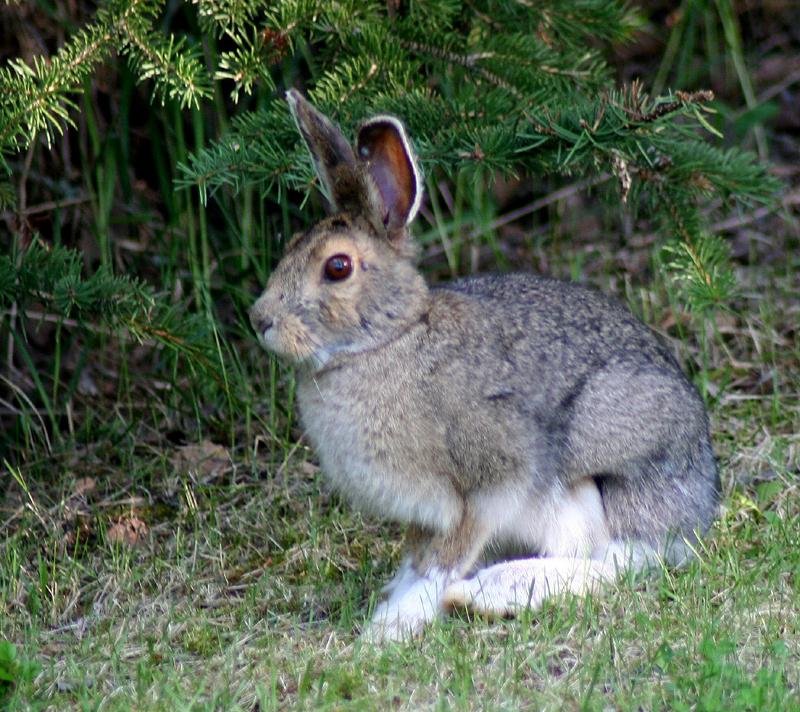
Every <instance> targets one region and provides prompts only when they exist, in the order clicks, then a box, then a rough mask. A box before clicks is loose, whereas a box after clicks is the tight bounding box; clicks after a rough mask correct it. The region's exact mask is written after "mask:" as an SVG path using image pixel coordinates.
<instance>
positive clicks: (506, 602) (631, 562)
mask: <svg viewBox="0 0 800 712" xmlns="http://www.w3.org/2000/svg"><path fill="white" fill-rule="evenodd" d="M656 561H657V555H656V552H655V551H653V550H652V549H651V548H650V547H649V546H648V545H647V544H643V543H640V542H628V543H625V542H610V543H609V544H607V545H606V546H605V547H603V548H602V549H601V550H599V551H595V552H594V555H593V556H592V557H591V558H589V557H586V558H582V557H568V556H552V557H541V558H533V559H515V560H512V561H503V562H501V563H499V564H495V565H494V566H490V567H488V568H486V569H481V570H480V571H478V573H477V574H476V575H475V576H473V577H472V578H468V579H464V580H462V581H457V582H456V583H454V584H452V585H451V586H450V587H449V588H448V589H447V591H446V592H445V595H444V601H443V603H444V605H445V606H447V607H449V608H469V609H470V610H471V611H473V612H475V613H479V614H481V615H486V616H492V617H510V616H514V615H516V614H517V613H519V612H520V611H522V610H524V609H526V608H531V609H536V608H538V607H539V606H541V604H542V603H543V602H544V600H545V599H546V598H549V597H551V596H557V595H559V594H564V593H574V594H578V595H582V594H586V593H591V592H595V591H597V590H598V589H599V588H600V587H601V586H603V585H605V584H608V583H612V582H613V581H615V580H616V579H617V578H619V576H620V575H622V573H623V572H624V571H634V572H636V571H642V570H643V569H646V568H648V567H649V566H651V565H653V564H654V563H655V562H656Z"/></svg>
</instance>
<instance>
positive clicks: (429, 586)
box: [363, 562, 453, 643]
mask: <svg viewBox="0 0 800 712" xmlns="http://www.w3.org/2000/svg"><path fill="white" fill-rule="evenodd" d="M452 580H453V575H452V573H450V572H446V571H442V570H441V569H437V568H434V569H431V570H430V571H429V572H428V573H427V574H426V575H425V576H420V575H418V574H416V573H415V572H414V570H413V567H412V566H411V565H410V563H409V562H405V563H404V565H403V566H401V567H400V571H399V572H398V573H397V575H396V576H395V578H394V579H393V580H392V582H391V583H390V584H389V585H388V587H387V588H388V589H389V590H390V591H391V595H390V596H389V598H388V600H386V601H383V602H382V603H380V604H378V606H377V607H376V608H375V613H374V615H373V616H372V620H371V621H370V623H369V625H368V626H367V627H366V628H365V629H364V633H363V636H364V638H366V639H367V640H370V641H372V642H375V643H379V642H382V641H387V640H406V639H408V638H412V637H414V636H416V635H419V634H420V633H421V632H422V629H423V628H424V627H425V624H426V623H429V622H430V621H432V620H433V619H434V618H436V616H438V615H439V613H440V612H441V610H442V608H441V600H442V596H443V595H444V592H445V589H446V588H447V585H448V584H449V583H450V582H451V581H452Z"/></svg>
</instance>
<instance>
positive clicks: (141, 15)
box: [0, 0, 211, 173]
mask: <svg viewBox="0 0 800 712" xmlns="http://www.w3.org/2000/svg"><path fill="white" fill-rule="evenodd" d="M163 10H164V3H162V2H161V1H160V0H108V2H106V3H104V4H103V6H101V8H100V9H99V10H98V11H97V13H96V14H95V16H94V18H93V20H92V22H90V23H89V24H88V25H87V26H86V27H84V28H83V29H81V30H79V31H78V32H76V33H75V34H74V35H73V36H72V37H71V38H70V39H69V40H68V41H67V42H66V43H65V44H64V46H63V47H61V49H59V51H58V52H57V53H56V54H55V55H54V56H52V57H49V58H46V59H45V58H38V57H37V58H35V59H34V61H33V63H32V65H28V64H26V63H25V62H23V61H22V60H19V59H11V60H9V62H8V65H7V66H6V67H2V68H0V168H2V169H4V170H5V172H6V173H8V172H10V170H11V169H10V166H9V164H8V161H7V157H8V155H9V154H12V153H15V152H17V151H20V150H24V149H26V148H27V147H28V146H30V144H31V143H32V142H33V141H34V140H35V139H36V138H37V137H38V136H39V135H40V134H43V135H44V136H45V138H46V140H47V143H48V145H49V144H51V143H52V141H53V139H54V138H55V136H56V135H57V134H61V133H62V132H63V130H64V126H65V124H67V125H69V124H72V120H71V118H70V113H71V112H72V111H74V110H76V109H77V107H76V105H75V103H74V101H73V99H72V96H73V95H74V94H75V93H76V92H77V90H78V87H80V86H81V85H82V84H83V83H84V81H85V80H87V79H88V78H90V77H91V76H92V75H93V74H94V72H95V71H96V70H97V68H98V65H100V64H101V63H102V62H104V61H106V60H108V58H109V57H110V55H111V53H112V52H114V51H116V52H119V53H120V54H121V55H122V56H124V57H126V58H127V59H128V60H129V61H130V63H131V64H132V66H133V67H134V69H135V71H136V73H137V74H138V76H139V78H140V79H142V80H145V79H152V80H153V88H154V94H155V96H156V97H159V98H160V99H161V101H162V102H163V101H164V99H166V98H169V99H174V100H177V101H179V102H180V104H181V106H192V105H194V106H197V105H199V102H200V101H201V100H202V99H207V98H209V97H210V96H211V83H210V80H209V77H208V73H207V72H206V69H205V67H204V65H203V64H202V63H201V62H200V60H199V58H198V56H197V52H196V51H195V50H193V49H192V48H189V47H187V46H186V42H185V41H183V40H181V39H176V38H175V37H172V36H169V37H165V36H164V34H163V32H161V31H160V30H159V29H157V27H156V24H157V22H158V19H159V16H160V15H161V13H162V12H163Z"/></svg>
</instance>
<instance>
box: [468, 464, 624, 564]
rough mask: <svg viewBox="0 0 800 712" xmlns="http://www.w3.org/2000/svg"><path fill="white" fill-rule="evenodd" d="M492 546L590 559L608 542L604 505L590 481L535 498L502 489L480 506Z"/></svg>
mask: <svg viewBox="0 0 800 712" xmlns="http://www.w3.org/2000/svg"><path fill="white" fill-rule="evenodd" d="M478 511H479V512H480V515H481V517H482V518H484V521H486V523H487V525H488V527H489V530H490V531H491V532H492V535H493V537H494V539H495V541H496V542H498V543H501V544H502V543H505V542H510V543H513V544H517V545H521V546H522V547H524V548H526V549H528V550H530V551H535V552H539V553H541V554H543V555H547V556H578V557H581V556H589V555H590V554H591V553H592V552H593V551H594V550H596V549H599V548H602V547H604V546H606V545H607V544H608V541H609V534H608V528H607V525H606V517H605V512H604V510H603V502H602V499H601V498H600V492H599V490H598V489H597V485H596V484H595V483H594V481H593V480H590V479H586V480H582V481H581V482H578V483H576V484H575V485H574V486H573V487H571V488H570V489H569V490H563V489H560V488H559V489H556V490H553V491H552V492H549V493H545V494H540V495H539V496H535V495H531V494H527V493H520V492H519V491H517V490H507V491H505V492H501V493H499V494H493V495H491V496H490V497H484V498H482V499H481V500H480V502H479V507H478Z"/></svg>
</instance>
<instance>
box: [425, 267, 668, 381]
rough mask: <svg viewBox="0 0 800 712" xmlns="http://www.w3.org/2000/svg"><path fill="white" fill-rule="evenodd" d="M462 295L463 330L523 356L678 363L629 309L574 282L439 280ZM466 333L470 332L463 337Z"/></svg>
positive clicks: (581, 363)
mask: <svg viewBox="0 0 800 712" xmlns="http://www.w3.org/2000/svg"><path fill="white" fill-rule="evenodd" d="M436 292H439V294H440V295H442V296H444V295H446V294H448V293H453V292H454V293H456V294H459V295H463V297H465V298H466V299H465V300H464V301H465V302H466V304H465V308H464V309H462V310H459V318H460V319H461V320H463V323H462V324H461V326H462V328H463V330H464V333H465V336H466V333H467V332H469V333H471V334H472V335H473V337H474V338H477V339H478V340H480V341H482V342H484V343H486V342H496V341H499V342H500V345H501V346H503V348H508V349H510V350H512V351H514V352H516V355H517V357H519V358H521V359H522V360H523V361H527V360H528V359H533V360H534V361H536V362H538V363H540V364H541V363H544V362H550V361H552V360H553V359H554V358H558V359H559V360H561V361H562V365H563V366H565V367H568V368H569V370H570V371H572V372H573V373H577V372H581V371H584V369H585V368H586V367H595V368H596V367H598V366H600V365H601V364H604V363H608V362H609V361H623V360H624V361H626V362H629V363H640V364H642V365H645V364H649V365H657V366H659V367H661V368H666V369H667V370H670V371H672V370H676V371H679V368H678V366H677V364H676V362H675V360H674V358H673V356H672V354H671V352H670V349H669V348H668V346H667V345H666V343H665V342H664V341H663V340H662V339H661V338H660V337H659V336H658V335H657V334H656V333H655V332H654V331H652V330H651V329H650V328H649V327H647V326H646V325H645V324H643V323H642V322H641V321H640V320H639V319H637V318H636V317H635V316H634V315H633V314H632V313H631V312H630V311H629V310H628V309H627V308H626V307H624V306H623V305H622V304H620V303H619V302H617V301H616V300H614V299H611V298H609V297H607V296H605V295H604V294H602V293H600V292H598V291H596V290H594V289H592V288H588V287H584V286H581V285H578V284H574V283H571V282H564V281H560V280H556V279H549V278H545V277H540V276H537V275H533V274H527V273H514V274H505V275H494V274H490V275H481V276H476V277H468V278H465V279H461V280H457V281H454V282H450V283H447V284H445V285H442V286H439V287H437V288H436V289H435V290H434V294H436ZM467 338H469V337H467Z"/></svg>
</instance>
